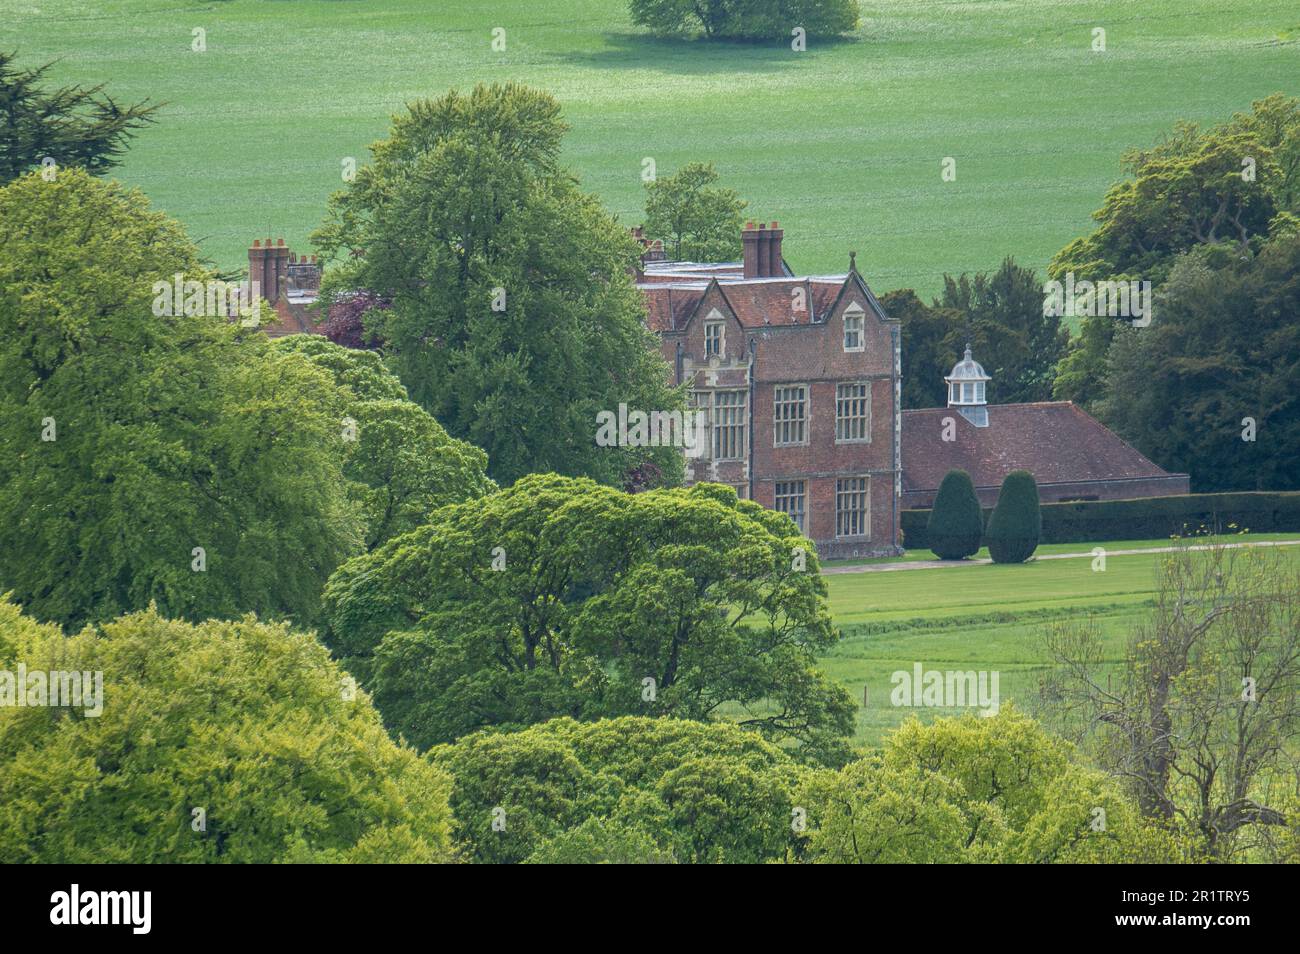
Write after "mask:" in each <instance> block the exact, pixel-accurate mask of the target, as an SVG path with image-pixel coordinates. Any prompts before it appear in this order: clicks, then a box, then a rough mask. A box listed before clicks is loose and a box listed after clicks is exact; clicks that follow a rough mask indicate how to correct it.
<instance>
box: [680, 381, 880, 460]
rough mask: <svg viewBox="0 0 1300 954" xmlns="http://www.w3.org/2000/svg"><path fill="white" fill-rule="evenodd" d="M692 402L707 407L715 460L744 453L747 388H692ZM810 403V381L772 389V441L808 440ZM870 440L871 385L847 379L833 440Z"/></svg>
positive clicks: (839, 390)
mask: <svg viewBox="0 0 1300 954" xmlns="http://www.w3.org/2000/svg"><path fill="white" fill-rule="evenodd" d="M690 404H691V407H692V408H694V409H696V410H701V411H703V412H704V417H705V426H706V427H707V428H708V429H709V441H708V445H707V446H708V448H709V451H710V453H709V456H710V457H711V458H712V459H713V460H740V459H742V458H744V457H745V450H746V435H747V433H748V430H749V427H748V425H749V416H748V410H749V409H748V406H747V404H748V392H746V391H692V392H690ZM810 410H811V403H810V400H809V388H808V385H806V384H783V385H778V386H776V387H775V388H773V392H772V446H773V447H791V446H796V445H800V444H807V443H808V438H809V415H810ZM870 441H871V385H870V383H869V382H866V381H849V382H846V383H841V384H837V385H835V443H837V444H865V443H869V442H870Z"/></svg>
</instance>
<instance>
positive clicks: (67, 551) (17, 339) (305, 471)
mask: <svg viewBox="0 0 1300 954" xmlns="http://www.w3.org/2000/svg"><path fill="white" fill-rule="evenodd" d="M0 222H3V223H4V228H3V230H0V397H2V399H0V590H12V591H13V594H14V597H15V599H17V600H18V601H19V602H20V603H21V604H22V605H24V606H25V607H26V608H27V609H28V611H29V612H31V613H33V614H34V615H36V616H38V617H40V618H43V619H51V620H56V621H58V622H60V623H64V624H67V625H70V626H79V625H80V624H81V623H83V622H85V621H87V620H96V619H106V618H111V617H113V616H116V615H118V614H120V613H122V612H125V611H129V610H132V609H140V608H143V607H145V606H148V605H149V603H150V602H151V601H156V602H157V604H158V606H159V608H160V610H162V611H164V612H166V613H168V614H170V615H173V616H184V617H187V618H191V619H201V618H204V617H208V616H223V617H230V616H236V615H240V614H242V613H245V612H249V611H254V612H257V613H260V614H263V615H280V614H289V615H293V616H295V617H297V618H299V619H311V618H312V617H313V616H314V614H315V611H316V607H317V605H318V601H319V598H320V592H321V588H322V587H323V585H324V582H325V580H326V578H327V577H328V576H329V574H330V573H331V572H332V571H333V569H334V568H335V566H337V565H338V564H339V563H340V562H342V561H343V559H345V558H346V557H347V556H349V555H351V554H352V553H353V552H355V550H356V549H357V546H358V543H359V536H360V534H359V531H360V527H359V525H358V524H359V521H358V520H357V519H356V518H355V516H354V515H353V513H352V508H351V507H350V505H349V503H348V500H347V497H346V492H345V487H344V483H345V482H344V480H343V477H342V473H341V468H342V463H343V445H342V442H341V440H340V431H339V422H340V421H341V419H342V418H343V417H344V395H343V394H342V392H340V390H339V389H338V388H337V387H335V386H334V385H333V383H332V382H331V381H330V378H329V375H328V374H326V372H324V371H322V370H321V369H319V368H317V367H316V366H314V365H313V364H312V363H311V362H309V361H307V360H306V359H305V358H303V357H301V356H299V355H295V354H289V353H285V352H283V351H278V350H275V349H272V348H271V346H270V343H269V341H268V340H267V339H266V337H265V336H264V335H262V334H261V333H260V332H256V331H252V330H246V329H242V328H240V327H239V323H238V322H230V321H228V320H227V319H226V318H225V317H224V316H222V315H208V316H205V315H203V314H191V315H183V314H182V315H165V314H164V315H157V314H154V311H155V308H154V304H155V291H154V284H155V282H159V281H162V282H165V283H168V284H170V283H171V282H172V281H173V275H174V274H177V273H179V274H181V276H182V278H184V279H186V280H195V281H199V280H204V279H207V278H210V277H211V276H210V274H209V273H207V272H205V271H204V270H203V269H202V268H201V266H200V264H199V261H198V255H197V252H196V250H195V248H194V246H193V245H192V244H191V243H190V242H189V241H188V240H187V239H186V237H185V235H184V234H183V233H182V231H181V229H180V227H179V226H178V225H177V224H176V223H175V222H173V221H171V220H170V219H168V218H167V217H166V216H164V215H161V214H159V213H157V212H154V211H151V210H150V209H149V207H148V205H147V202H146V200H145V199H144V197H143V196H142V195H141V194H140V193H139V192H136V191H129V190H126V189H124V188H123V187H121V186H119V185H117V184H115V183H109V182H104V181H101V180H98V179H95V178H92V177H91V176H89V175H87V174H86V173H85V172H82V171H79V170H64V171H63V172H61V173H60V174H59V176H58V177H57V179H56V180H55V181H53V182H46V181H43V180H42V179H41V177H40V176H39V175H38V174H36V173H32V174H29V175H27V176H24V177H22V178H20V179H17V180H15V181H14V182H12V183H10V184H9V185H8V186H6V187H4V188H3V189H0Z"/></svg>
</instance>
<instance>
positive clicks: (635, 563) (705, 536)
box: [324, 475, 853, 761]
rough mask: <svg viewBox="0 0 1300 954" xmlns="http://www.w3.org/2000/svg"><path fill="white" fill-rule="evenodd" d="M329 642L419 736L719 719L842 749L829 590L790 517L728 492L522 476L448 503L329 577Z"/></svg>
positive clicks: (825, 749)
mask: <svg viewBox="0 0 1300 954" xmlns="http://www.w3.org/2000/svg"><path fill="white" fill-rule="evenodd" d="M327 601H328V605H329V609H328V614H327V615H328V625H327V626H326V628H325V631H324V636H325V638H326V640H327V641H328V643H329V645H330V646H331V647H332V648H334V649H335V650H336V652H338V653H339V654H340V655H341V656H342V657H344V659H345V660H347V665H348V667H349V669H350V670H351V671H353V672H357V673H360V674H363V675H364V676H365V681H366V684H367V685H368V686H369V687H370V688H371V689H372V691H373V692H374V694H375V699H376V704H377V705H378V706H379V708H380V710H381V711H382V712H383V713H384V717H385V720H386V721H387V723H388V724H389V725H390V726H391V727H392V728H393V729H394V730H395V731H398V732H401V733H402V734H403V735H404V736H405V737H406V738H408V739H410V740H411V741H412V742H414V743H416V744H417V745H420V746H421V747H423V746H428V745H432V744H435V743H439V742H449V741H452V740H454V739H456V738H457V737H459V736H461V735H464V734H466V733H468V732H471V731H474V730H476V729H479V728H484V727H489V726H505V727H519V726H522V725H527V724H530V723H534V722H540V721H543V720H546V719H549V718H553V717H556V716H571V717H574V718H583V719H590V718H597V717H600V716H612V715H624V714H638V715H641V714H647V715H666V716H683V717H689V718H697V719H703V718H709V717H714V716H717V715H719V714H720V713H721V712H722V711H724V709H723V707H726V711H728V713H729V715H728V717H729V718H733V719H735V720H736V721H738V722H739V723H740V724H741V725H742V726H745V727H747V728H751V729H755V730H758V731H760V732H763V733H764V734H767V735H769V736H771V737H772V738H775V739H781V740H786V741H789V742H792V743H794V742H797V743H800V744H801V745H802V747H803V752H804V754H805V755H806V756H807V757H808V758H813V759H822V760H828V761H834V760H837V759H842V758H843V757H844V755H845V754H846V751H847V750H846V747H845V739H844V737H845V735H847V733H848V732H849V730H850V729H851V727H852V713H853V702H852V700H851V699H850V698H849V696H848V694H847V693H846V692H845V690H843V689H842V688H840V687H838V686H836V685H834V684H833V683H831V682H829V681H828V680H827V679H826V678H825V676H823V675H822V674H821V673H820V672H819V671H818V670H817V669H816V668H815V667H814V662H815V657H816V655H817V654H818V653H821V652H824V651H825V650H826V649H827V648H828V647H829V646H831V645H832V644H833V643H834V642H835V640H836V638H837V635H838V634H837V632H836V631H835V629H834V628H833V627H832V625H831V621H830V615H829V612H828V609H827V603H826V585H825V583H824V582H823V581H822V579H821V577H820V576H819V574H818V567H817V561H816V557H815V554H814V552H813V550H812V545H811V544H810V543H809V542H808V541H806V540H804V539H803V538H802V537H801V536H800V535H799V533H798V530H797V529H796V528H795V526H794V524H793V523H791V522H790V520H789V518H787V517H785V516H784V515H782V514H778V513H773V512H771V511H769V510H766V509H765V508H763V507H761V506H759V505H757V504H755V503H753V502H751V501H746V500H737V498H736V495H735V492H734V491H733V490H731V489H730V488H726V487H722V486H719V485H716V484H702V485H697V486H695V487H692V488H691V489H689V490H657V491H650V492H647V493H642V494H635V495H629V494H625V493H622V492H620V491H616V490H613V489H610V488H605V487H601V486H599V485H597V484H595V483H593V482H592V481H590V480H586V479H571V478H564V477H559V476H556V475H536V476H530V477H527V478H525V479H524V480H521V481H519V482H518V483H516V484H515V485H514V486H513V487H511V488H509V489H508V490H503V491H500V492H498V493H495V494H491V495H489V496H486V497H483V498H481V499H479V500H474V501H470V502H468V503H464V504H458V505H456V506H452V507H448V508H444V509H443V510H441V511H439V512H438V513H437V514H436V515H435V517H434V520H433V522H432V523H431V524H430V525H429V526H427V527H423V528H421V529H419V530H417V531H414V532H412V533H410V534H407V535H405V536H402V537H398V538H397V539H395V540H392V541H390V542H389V543H388V544H386V545H384V546H382V547H380V548H379V549H378V550H376V551H375V552H374V553H372V554H370V555H368V556H366V557H363V558H358V559H356V560H353V561H350V562H349V563H347V564H346V565H344V566H343V567H341V568H340V570H339V572H338V573H337V574H336V576H335V577H334V578H333V579H332V580H331V581H330V584H329V586H328V591H327Z"/></svg>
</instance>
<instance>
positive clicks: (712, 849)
mask: <svg viewBox="0 0 1300 954" xmlns="http://www.w3.org/2000/svg"><path fill="white" fill-rule="evenodd" d="M430 754H431V757H432V759H433V761H434V763H435V764H436V765H438V766H440V767H442V768H444V769H446V771H447V772H448V773H450V774H451V775H452V777H453V778H454V779H455V784H454V787H453V789H452V795H451V803H452V810H453V813H454V815H455V818H456V827H455V833H456V839H457V842H458V843H459V844H460V845H461V846H463V851H464V854H465V855H466V856H467V857H469V858H471V859H472V860H475V861H484V862H511V861H526V860H531V861H536V862H544V861H548V860H556V859H559V858H565V857H569V858H572V857H573V856H574V855H575V854H577V855H578V858H579V860H583V861H586V860H592V857H591V856H592V855H596V857H597V858H599V857H600V856H601V855H608V854H609V853H611V852H617V853H618V855H619V856H620V857H619V858H618V860H627V861H656V862H661V861H678V862H684V863H689V862H706V863H718V862H733V863H748V864H755V863H762V862H764V861H768V860H771V859H774V858H780V857H782V856H783V855H785V854H786V853H788V852H789V851H790V850H791V848H792V847H793V845H794V832H793V826H792V824H791V822H792V812H793V803H792V800H791V796H792V794H793V792H794V788H795V784H796V782H797V780H798V778H799V775H800V772H801V768H800V766H799V765H798V764H796V763H795V761H794V760H793V759H791V758H790V757H789V755H787V754H786V753H785V752H783V751H782V750H781V749H780V748H779V747H778V746H775V745H773V744H771V743H770V742H768V741H766V740H764V739H762V738H760V737H758V736H757V735H755V734H754V733H752V732H745V731H743V730H741V729H740V728H738V727H737V726H734V725H729V724H726V723H702V722H693V721H689V720H685V719H650V718H644V717H633V716H625V717H622V718H618V719H601V720H599V721H597V722H591V723H579V722H575V721H574V720H572V719H555V720H552V721H550V722H545V723H542V724H541V725H535V726H531V727H529V728H526V729H523V730H521V731H519V732H480V733H475V734H474V735H470V736H467V737H466V738H463V739H461V740H459V741H458V742H456V743H455V744H454V745H445V746H439V747H438V748H436V749H434V750H433V751H432V752H431V753H430Z"/></svg>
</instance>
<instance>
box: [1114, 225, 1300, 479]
mask: <svg viewBox="0 0 1300 954" xmlns="http://www.w3.org/2000/svg"><path fill="white" fill-rule="evenodd" d="M1297 315H1300V235H1283V236H1278V237H1277V238H1275V239H1273V240H1271V241H1270V242H1269V243H1267V244H1266V245H1265V246H1264V247H1263V248H1262V249H1261V250H1260V251H1259V252H1258V253H1257V254H1256V253H1252V252H1249V251H1247V252H1244V253H1240V252H1237V251H1236V250H1229V249H1227V248H1224V247H1222V246H1216V247H1207V248H1203V249H1198V250H1196V251H1194V252H1190V253H1188V254H1187V255H1186V256H1184V257H1183V259H1181V260H1180V261H1179V262H1178V264H1177V265H1176V266H1175V267H1174V269H1173V272H1172V274H1171V275H1170V277H1169V281H1168V282H1167V283H1166V284H1165V286H1164V292H1163V294H1162V295H1161V297H1160V299H1159V316H1158V318H1157V319H1156V320H1155V321H1154V322H1152V324H1151V325H1150V326H1149V327H1146V328H1121V329H1119V330H1118V331H1117V332H1116V334H1115V340H1114V342H1113V344H1112V345H1111V347H1110V349H1109V350H1108V352H1107V357H1106V363H1105V379H1104V382H1105V391H1104V397H1103V399H1102V401H1101V402H1100V405H1099V407H1098V414H1099V416H1100V417H1101V418H1102V420H1103V421H1105V422H1106V424H1108V425H1109V426H1110V427H1112V428H1114V429H1115V431H1116V432H1117V433H1118V434H1119V435H1120V436H1122V437H1123V438H1124V439H1125V440H1127V441H1129V442H1130V443H1132V444H1133V445H1134V446H1135V447H1137V448H1138V450H1140V451H1142V453H1144V454H1146V455H1148V456H1149V457H1151V459H1153V460H1156V461H1159V462H1160V464H1161V466H1162V467H1165V468H1166V469H1168V470H1171V471H1175V472H1184V473H1188V474H1190V475H1191V478H1192V486H1193V487H1195V489H1196V490H1198V491H1216V490H1296V489H1300V391H1297V387H1296V384H1297V381H1300V324H1297V321H1296V316H1297Z"/></svg>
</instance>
